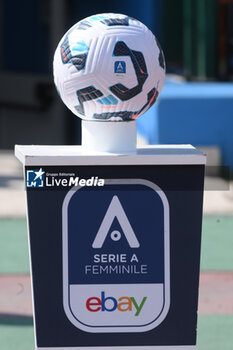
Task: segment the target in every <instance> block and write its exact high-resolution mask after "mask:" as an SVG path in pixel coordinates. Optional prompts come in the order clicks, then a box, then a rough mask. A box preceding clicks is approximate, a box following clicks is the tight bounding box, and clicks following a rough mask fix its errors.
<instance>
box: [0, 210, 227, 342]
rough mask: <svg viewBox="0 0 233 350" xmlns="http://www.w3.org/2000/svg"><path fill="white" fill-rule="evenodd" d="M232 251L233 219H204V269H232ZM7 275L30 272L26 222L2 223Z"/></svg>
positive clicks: (0, 252) (2, 264) (0, 263)
mask: <svg viewBox="0 0 233 350" xmlns="http://www.w3.org/2000/svg"><path fill="white" fill-rule="evenodd" d="M232 252H233V216H204V218H203V229H202V253H201V270H206V271H208V270H233V258H232V257H233V253H232ZM7 273H9V274H14V273H18V274H25V273H29V258H28V243H27V225H26V220H25V219H1V220H0V274H7ZM232 348H233V347H232Z"/></svg>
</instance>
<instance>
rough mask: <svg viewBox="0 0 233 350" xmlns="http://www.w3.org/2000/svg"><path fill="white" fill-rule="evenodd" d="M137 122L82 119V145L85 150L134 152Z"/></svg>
mask: <svg viewBox="0 0 233 350" xmlns="http://www.w3.org/2000/svg"><path fill="white" fill-rule="evenodd" d="M136 143H137V124H136V120H132V121H129V122H96V121H86V120H82V146H83V149H84V150H85V151H87V152H92V151H95V152H109V153H118V154H119V153H124V154H132V153H136Z"/></svg>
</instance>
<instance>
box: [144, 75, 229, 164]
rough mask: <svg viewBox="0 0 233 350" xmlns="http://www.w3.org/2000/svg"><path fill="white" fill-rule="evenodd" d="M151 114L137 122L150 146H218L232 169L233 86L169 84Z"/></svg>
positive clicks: (224, 159) (223, 158)
mask: <svg viewBox="0 0 233 350" xmlns="http://www.w3.org/2000/svg"><path fill="white" fill-rule="evenodd" d="M152 113H153V115H149V114H148V115H146V116H145V117H144V118H142V120H141V121H140V122H139V123H138V131H139V134H141V135H142V136H143V137H144V138H145V139H146V140H147V141H148V142H149V143H150V144H156V143H158V142H159V143H161V144H172V143H176V144H177V143H180V144H181V143H191V144H193V145H196V146H198V145H199V146H218V147H219V148H220V151H221V154H222V163H223V164H224V165H226V166H230V168H231V169H233V152H232V150H233V137H232V131H233V118H232V114H233V84H232V83H169V82H167V83H166V84H165V86H164V89H163V91H162V93H161V97H160V99H159V103H158V106H157V115H156V113H155V112H152Z"/></svg>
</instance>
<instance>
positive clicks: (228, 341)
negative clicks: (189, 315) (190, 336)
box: [197, 315, 233, 350]
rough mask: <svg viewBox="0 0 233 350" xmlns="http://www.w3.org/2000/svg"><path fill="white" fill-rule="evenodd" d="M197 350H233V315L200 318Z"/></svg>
mask: <svg viewBox="0 0 233 350" xmlns="http://www.w3.org/2000/svg"><path fill="white" fill-rule="evenodd" d="M197 344H198V346H197V350H232V349H233V315H217V316H212V315H211V316H199V318H198V329H197Z"/></svg>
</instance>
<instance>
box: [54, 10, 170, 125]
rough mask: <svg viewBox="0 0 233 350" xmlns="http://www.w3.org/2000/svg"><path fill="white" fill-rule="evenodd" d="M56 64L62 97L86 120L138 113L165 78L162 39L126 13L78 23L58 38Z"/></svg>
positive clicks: (133, 116) (151, 101) (150, 101)
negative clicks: (160, 43) (159, 39)
mask: <svg viewBox="0 0 233 350" xmlns="http://www.w3.org/2000/svg"><path fill="white" fill-rule="evenodd" d="M53 66H54V81H55V85H56V88H57V90H58V93H59V95H60V96H61V98H62V100H63V102H64V103H65V105H66V106H67V107H68V108H69V109H70V110H71V111H72V112H73V113H74V114H75V115H77V116H78V117H80V118H82V119H85V120H99V121H106V120H109V121H122V120H123V121H125V120H132V119H136V118H137V117H139V116H140V115H141V114H143V113H145V112H146V111H147V110H148V109H149V108H150V107H151V106H152V105H153V104H154V103H155V101H156V99H157V97H158V95H159V94H160V92H161V90H162V87H163V84H164V79H165V60H164V55H163V51H162V49H161V47H160V45H159V42H158V40H157V39H156V38H155V36H154V35H153V34H152V32H151V31H150V30H149V29H148V28H147V27H146V26H145V25H144V24H142V23H141V22H139V21H138V20H136V19H134V18H131V17H128V16H126V15H122V14H113V13H104V14H99V15H95V16H91V17H87V18H86V19H84V20H82V21H80V22H78V23H76V24H75V25H74V26H73V27H72V28H71V29H70V30H69V31H68V32H67V33H66V34H65V35H64V36H63V38H62V39H61V41H60V43H59V44H58V47H57V49H56V51H55V55H54V64H53Z"/></svg>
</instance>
